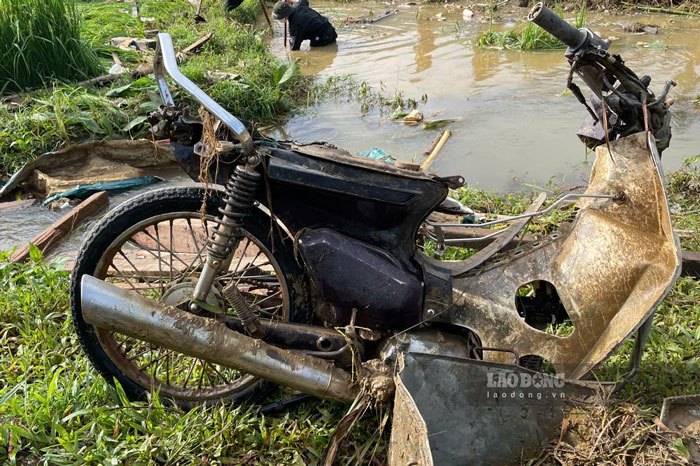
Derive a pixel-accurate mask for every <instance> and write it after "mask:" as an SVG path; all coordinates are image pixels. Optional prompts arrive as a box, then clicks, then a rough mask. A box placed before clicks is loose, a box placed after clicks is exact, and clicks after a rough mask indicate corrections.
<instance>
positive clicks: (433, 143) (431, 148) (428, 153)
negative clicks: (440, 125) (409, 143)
mask: <svg viewBox="0 0 700 466" xmlns="http://www.w3.org/2000/svg"><path fill="white" fill-rule="evenodd" d="M443 134H445V131H440V132H439V133H438V135H437V136H435V139H433V142H431V143H430V145H429V146H428V148H427V149H425V152H423V155H424V156H426V157H428V156H429V155H430V153H431V152H432V151H434V150H435V146H437V144H438V142H440V139H442V135H443Z"/></svg>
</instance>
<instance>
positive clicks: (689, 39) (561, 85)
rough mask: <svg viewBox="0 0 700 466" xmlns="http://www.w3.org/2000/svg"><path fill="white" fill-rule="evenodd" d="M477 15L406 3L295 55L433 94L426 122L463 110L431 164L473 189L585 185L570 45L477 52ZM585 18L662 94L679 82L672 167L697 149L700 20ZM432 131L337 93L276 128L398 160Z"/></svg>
mask: <svg viewBox="0 0 700 466" xmlns="http://www.w3.org/2000/svg"><path fill="white" fill-rule="evenodd" d="M312 6H313V7H315V8H316V9H317V10H318V11H319V12H321V13H322V14H324V15H326V16H328V17H329V18H331V20H333V22H334V24H338V23H340V19H341V18H343V17H346V16H362V15H368V14H377V13H380V12H383V11H385V10H386V9H390V8H395V7H392V6H388V5H386V4H380V3H372V2H353V3H339V2H318V1H316V2H312ZM474 13H475V18H474V19H473V20H468V21H465V20H464V19H463V16H462V15H463V13H462V10H461V9H459V8H458V7H452V8H449V7H445V6H442V5H435V4H424V5H415V6H399V7H398V8H397V13H396V14H395V15H394V16H392V17H389V18H387V19H384V20H382V21H380V22H377V23H374V24H370V25H366V26H360V25H343V26H340V27H338V33H339V37H338V44H337V46H331V47H325V48H316V49H313V50H309V48H308V46H303V47H302V51H299V52H293V53H292V57H294V58H300V59H301V65H302V67H301V69H302V72H303V73H306V74H312V75H319V76H320V77H321V78H324V77H327V76H330V75H342V74H352V75H354V76H355V77H356V78H357V79H358V80H360V81H367V82H368V83H370V84H373V85H375V86H377V87H379V86H383V88H384V89H385V93H386V94H387V95H393V94H394V93H395V92H396V91H401V92H402V93H403V94H404V96H406V97H413V98H416V99H417V98H419V97H420V96H422V95H423V94H426V95H427V96H428V102H427V104H425V105H420V107H419V108H420V110H421V111H422V112H423V113H424V114H425V116H426V118H428V119H435V118H459V119H460V120H459V121H457V122H454V123H452V124H450V125H449V126H448V128H449V129H450V130H451V131H452V134H453V136H452V139H451V140H450V141H449V142H448V144H447V146H446V147H445V149H444V150H443V152H442V153H441V155H440V157H439V159H438V160H437V162H436V163H435V165H434V166H433V168H434V169H435V171H436V172H437V173H439V174H441V175H451V174H463V175H464V176H465V177H466V179H467V181H468V183H470V184H472V185H477V186H479V187H482V188H489V189H497V190H503V191H507V190H512V189H518V188H520V187H521V186H522V185H523V184H524V183H525V184H528V183H532V184H537V185H540V186H542V185H544V184H546V183H547V182H548V181H549V180H550V179H551V180H552V181H553V182H560V183H561V182H565V183H570V184H578V183H582V182H585V180H586V179H587V176H588V171H589V169H590V165H589V164H588V162H590V160H591V156H589V157H588V159H587V158H586V154H585V150H584V147H583V145H582V144H581V143H580V142H579V141H578V138H577V137H576V135H575V133H576V130H577V129H578V127H579V125H580V124H581V122H582V121H583V119H584V117H585V116H586V111H585V109H584V108H583V106H581V105H580V104H579V103H578V102H577V101H576V99H575V97H573V96H572V95H562V92H563V91H564V89H565V80H566V75H567V71H568V68H567V64H566V61H565V60H564V58H563V51H562V50H558V51H538V52H527V53H521V52H515V51H502V50H492V49H480V48H479V47H478V46H476V45H474V43H475V41H476V38H477V37H478V36H479V34H480V33H482V32H484V31H485V30H487V29H488V27H489V25H488V18H487V17H486V15H487V10H486V9H485V8H482V9H479V8H475V9H474ZM526 13H527V9H519V8H516V9H515V10H512V11H510V12H503V13H498V14H497V24H496V25H495V26H494V27H495V28H496V29H503V28H506V27H512V26H513V24H514V23H515V22H516V21H517V22H522V20H521V19H520V18H523V17H525V15H526ZM438 14H441V15H442V17H443V18H444V20H443V21H440V20H438V18H437V15H438ZM565 17H567V18H569V17H573V13H570V14H565ZM569 19H570V18H569ZM588 20H589V25H590V27H591V28H592V29H593V30H594V31H596V32H599V33H600V34H601V35H602V36H603V37H611V36H613V37H617V38H618V39H617V40H615V41H614V43H613V46H612V48H611V50H612V51H614V52H615V53H619V54H621V55H622V56H623V58H624V59H625V60H626V62H627V65H628V66H630V67H631V68H632V69H633V70H635V71H636V72H637V73H638V74H639V75H640V76H641V75H642V74H649V75H650V76H652V78H653V80H652V89H653V90H655V91H656V92H660V90H661V89H662V88H663V84H664V82H665V81H666V80H667V79H673V80H675V81H677V82H678V87H676V88H675V90H674V91H673V93H672V95H673V96H674V97H675V101H676V104H675V105H674V116H673V131H674V136H673V139H672V141H671V147H670V148H669V149H668V150H667V151H666V152H665V153H664V155H663V165H664V169H665V170H667V171H668V170H672V169H676V168H678V167H679V166H680V165H681V164H682V162H683V159H684V158H686V157H689V156H693V155H696V154H698V153H700V106H696V105H694V104H693V103H692V102H691V101H692V99H693V98H695V97H697V96H698V95H699V94H700V80H699V79H698V75H700V65H698V61H699V59H700V40H698V38H699V37H700V35H699V31H700V19H689V18H683V17H676V16H670V15H648V14H645V15H634V16H632V15H630V16H612V15H603V14H589V15H588ZM632 22H642V23H644V24H654V25H657V26H660V28H661V29H660V32H659V34H657V35H650V34H632V33H627V32H623V24H626V23H632ZM523 26H524V24H522V26H521V27H523ZM282 34H283V32H282V29H281V28H280V27H279V25H278V28H277V30H276V35H277V37H275V39H274V40H273V43H272V46H273V49H274V50H275V51H276V53H277V54H278V55H279V56H280V57H284V56H285V51H284V48H283V40H282V38H281V35H282ZM640 42H644V43H646V44H650V46H649V47H644V46H642V44H640ZM304 48H306V50H304ZM582 87H583V86H582ZM584 92H585V90H584ZM586 94H587V93H586ZM437 131H439V130H432V131H424V130H421V129H419V128H416V127H412V128H411V127H406V126H404V125H403V124H402V123H396V122H393V121H390V120H389V119H388V118H387V117H386V116H382V115H380V113H379V112H378V111H376V110H375V111H371V112H369V113H368V114H366V115H362V114H361V111H360V105H359V104H357V103H347V102H342V101H339V102H330V103H325V104H322V105H320V106H319V107H317V108H315V109H313V111H311V112H309V113H308V114H304V115H299V116H296V117H294V118H292V119H291V120H290V121H288V122H287V123H286V125H285V126H284V127H283V128H282V129H281V130H279V131H278V132H277V135H278V136H284V135H287V136H289V137H293V138H295V139H298V140H300V141H307V142H308V141H317V140H326V141H332V142H333V143H334V144H336V145H338V146H340V147H344V148H346V149H348V150H350V151H351V152H353V153H355V152H360V151H365V150H367V149H369V148H370V147H373V146H374V147H380V148H382V149H384V150H385V151H386V152H387V153H389V154H391V155H392V156H395V157H397V158H399V159H402V160H417V161H422V159H423V156H422V155H420V154H422V152H423V151H424V150H425V149H426V147H427V146H428V145H429V144H430V142H431V141H432V139H433V138H434V136H435V133H436V132H437Z"/></svg>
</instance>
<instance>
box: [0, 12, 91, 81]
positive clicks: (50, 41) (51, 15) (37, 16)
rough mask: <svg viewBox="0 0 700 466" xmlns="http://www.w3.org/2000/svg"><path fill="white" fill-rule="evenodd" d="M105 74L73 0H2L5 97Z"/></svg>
mask: <svg viewBox="0 0 700 466" xmlns="http://www.w3.org/2000/svg"><path fill="white" fill-rule="evenodd" d="M101 72H102V66H101V64H100V62H99V60H98V57H97V54H96V53H95V52H94V51H93V50H92V49H91V48H90V46H89V45H88V44H86V43H85V42H84V41H83V40H82V39H81V21H80V15H79V13H78V11H77V10H76V8H75V5H74V4H73V2H72V1H71V0H68V1H64V0H0V93H4V92H14V91H22V90H25V89H31V88H36V87H41V86H44V85H46V84H47V83H49V82H51V81H53V80H60V81H64V80H75V79H86V78H90V77H93V76H97V75H99V74H100V73H101Z"/></svg>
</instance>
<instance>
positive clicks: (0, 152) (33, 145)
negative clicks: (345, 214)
mask: <svg viewBox="0 0 700 466" xmlns="http://www.w3.org/2000/svg"><path fill="white" fill-rule="evenodd" d="M2 1H3V2H8V1H10V0H2ZM13 1H14V3H16V4H20V3H24V4H27V5H29V4H30V3H32V4H33V3H36V1H35V0H31V1H28V2H27V1H24V0H22V1H19V0H13ZM55 1H56V2H58V3H63V2H59V1H58V0H55ZM11 3H12V2H11ZM50 3H53V0H52V1H51V2H47V4H50ZM67 5H71V6H68V7H66V8H67V9H68V10H67V11H69V12H71V14H74V15H76V19H75V21H76V22H75V24H77V25H79V26H80V34H81V39H80V40H81V42H80V43H81V44H83V45H84V46H86V47H87V48H88V50H89V52H90V53H91V54H92V55H91V56H94V57H95V58H96V57H98V56H99V57H100V60H99V62H98V65H99V66H100V67H101V68H102V69H105V70H107V69H109V68H110V67H111V66H112V65H113V63H112V60H113V55H115V56H116V57H117V58H118V59H119V61H120V62H121V63H122V64H123V66H124V67H125V68H128V71H127V72H124V73H123V74H122V75H121V77H120V78H119V79H117V80H116V81H114V82H112V83H110V84H108V85H106V86H103V87H96V86H90V85H88V86H76V84H75V81H77V80H80V79H82V78H84V77H86V75H88V74H89V75H94V74H95V73H94V72H90V73H88V72H87V71H88V68H87V67H83V69H84V70H85V73H83V74H80V73H73V74H70V75H69V76H58V75H56V76H53V77H52V78H51V79H53V80H55V87H52V88H51V89H42V88H39V89H36V90H33V91H32V92H30V93H25V94H20V95H19V96H17V97H16V98H15V99H14V100H15V101H17V102H18V105H15V106H7V105H0V176H3V175H7V174H9V173H11V172H13V171H14V170H16V169H17V168H18V167H19V166H21V165H22V164H23V163H25V162H26V161H28V160H31V159H32V158H34V157H37V156H38V155H40V154H41V153H43V152H46V151H50V150H56V149H59V148H60V147H63V146H65V145H67V144H70V143H76V142H81V141H84V140H88V139H92V138H129V137H132V138H136V137H143V136H145V135H147V124H146V122H145V120H146V115H147V114H148V113H149V112H151V111H153V110H155V109H156V108H157V106H158V105H159V104H160V97H159V96H158V94H157V91H156V86H155V82H154V81H153V79H152V77H143V76H136V75H133V74H132V71H135V70H136V69H137V68H138V67H139V66H140V65H147V64H148V63H151V62H152V60H153V51H148V52H137V51H135V50H124V49H122V48H118V47H114V46H112V45H109V40H110V39H111V38H113V37H134V38H144V37H146V35H147V33H149V31H154V30H158V31H161V32H168V33H170V34H171V36H172V37H173V41H174V44H175V48H176V50H182V49H183V48H185V47H186V46H188V45H190V44H192V43H194V42H195V41H197V40H198V39H200V38H201V37H203V36H204V35H206V34H208V33H212V34H213V35H212V38H211V39H210V40H209V41H207V42H206V43H205V44H204V45H203V46H202V48H201V52H200V53H197V54H190V55H187V56H184V57H182V58H181V60H180V65H181V68H182V71H183V72H184V73H185V75H187V76H188V77H189V78H190V79H192V80H193V81H194V82H195V83H197V84H198V85H199V86H201V87H202V88H203V89H205V91H206V92H208V93H209V94H210V95H211V96H212V97H214V99H216V100H217V101H218V102H219V103H220V104H222V105H223V106H224V107H226V108H228V109H229V110H230V111H231V112H232V113H233V114H235V115H236V116H237V117H239V118H242V119H245V120H249V121H254V122H256V123H266V122H269V121H271V120H272V119H274V118H276V117H278V116H280V115H282V114H284V113H285V112H288V111H289V110H291V109H292V108H294V107H295V105H296V102H297V101H299V100H302V99H300V97H299V96H300V95H304V96H305V95H306V89H307V85H306V84H305V83H306V82H308V81H306V80H304V78H302V77H301V76H300V75H299V73H298V72H297V71H295V72H294V73H293V74H292V75H291V78H290V79H286V80H285V81H283V82H282V81H281V80H280V79H279V77H278V74H279V72H278V70H279V69H280V67H281V66H282V65H283V63H282V62H280V61H279V60H278V59H277V58H276V57H275V56H274V55H273V54H272V53H271V52H270V50H269V49H268V47H267V45H266V43H265V36H266V34H267V26H266V25H265V26H264V27H260V28H258V27H256V25H255V21H256V20H257V18H258V15H259V13H260V4H259V2H258V1H257V0H245V1H244V2H243V4H242V5H241V6H240V7H238V8H237V9H236V10H234V11H233V12H229V11H227V10H226V9H225V6H224V2H221V1H217V0H205V1H204V6H203V8H202V16H204V17H206V19H207V21H206V22H200V23H197V22H195V20H194V17H195V8H194V7H193V6H192V5H191V4H189V3H188V2H187V1H183V0H172V1H158V0H137V1H136V7H137V9H138V14H137V15H136V17H134V15H133V14H132V10H131V3H124V2H113V3H112V2H110V3H106V2H105V3H103V2H78V3H76V4H75V5H73V4H72V3H70V2H69V3H67ZM2 14H5V13H4V12H3V13H0V15H2ZM78 14H79V15H81V16H80V18H79V17H78V16H77V15H78ZM0 28H2V26H0ZM0 30H1V29H0ZM149 34H150V33H149ZM3 38H4V36H3ZM8 40H10V42H9V44H10V45H11V44H12V43H13V42H12V40H11V38H9V39H8ZM3 46H4V43H3V45H0V47H3ZM41 59H42V57H37V58H36V59H35V60H34V62H33V63H31V66H32V67H33V66H39V65H38V64H37V63H36V62H37V61H39V60H41ZM66 66H68V65H66ZM284 66H293V65H284ZM1 67H2V65H0V69H2V68H1ZM32 69H33V68H32ZM294 70H296V68H294ZM3 79H5V81H3ZM47 79H48V78H47ZM6 80H7V78H3V77H2V76H0V88H2V87H3V86H6V84H3V83H6ZM45 84H48V82H45V81H39V82H38V83H37V84H36V85H37V86H44V85H45ZM6 87H7V86H6ZM7 89H11V88H10V87H7ZM175 91H176V90H175ZM176 96H177V91H176ZM179 97H180V98H181V99H187V96H186V95H179ZM194 114H196V112H194Z"/></svg>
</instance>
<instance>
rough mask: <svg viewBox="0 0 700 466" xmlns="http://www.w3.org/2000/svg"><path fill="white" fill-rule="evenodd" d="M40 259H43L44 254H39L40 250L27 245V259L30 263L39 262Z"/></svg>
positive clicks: (30, 244)
mask: <svg viewBox="0 0 700 466" xmlns="http://www.w3.org/2000/svg"><path fill="white" fill-rule="evenodd" d="M42 257H44V254H43V253H42V252H41V249H39V248H37V247H36V246H34V245H33V244H32V243H29V259H31V261H32V262H39V261H40V260H41V258H42Z"/></svg>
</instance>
